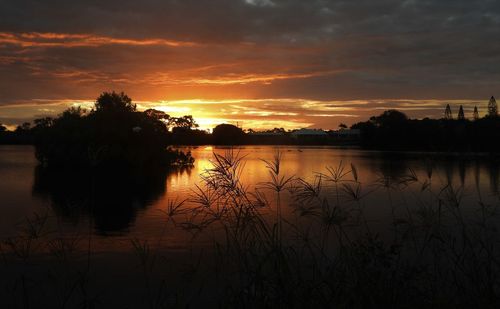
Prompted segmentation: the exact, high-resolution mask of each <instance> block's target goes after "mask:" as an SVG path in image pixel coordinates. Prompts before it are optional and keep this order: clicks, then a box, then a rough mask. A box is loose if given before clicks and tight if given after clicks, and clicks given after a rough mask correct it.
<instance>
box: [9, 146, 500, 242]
mask: <svg viewBox="0 0 500 309" xmlns="http://www.w3.org/2000/svg"><path fill="white" fill-rule="evenodd" d="M191 151H192V153H193V155H194V157H195V158H196V161H195V166H194V167H193V169H191V170H190V171H177V172H173V173H170V174H168V176H167V179H166V184H165V191H164V193H163V195H161V196H159V197H158V198H156V199H154V200H153V201H152V204H147V205H144V207H137V209H136V210H135V211H136V212H137V213H136V215H134V216H133V220H132V222H130V224H131V225H130V227H129V228H128V229H126V230H124V231H121V232H120V231H117V233H111V234H112V235H114V236H112V237H104V236H98V235H96V236H93V237H94V242H93V246H94V249H95V250H97V251H113V250H121V249H123V248H127V250H128V249H129V248H130V242H129V239H132V238H141V239H151V240H154V241H155V243H156V242H160V243H161V244H162V246H164V248H166V249H171V250H181V249H182V248H184V247H185V245H186V244H187V243H188V240H189V239H190V237H191V236H190V234H188V233H186V232H184V231H181V230H179V229H175V228H173V226H172V225H169V224H166V215H165V213H164V211H166V210H167V208H168V204H169V202H170V201H178V202H180V201H182V200H185V199H187V198H189V195H190V194H191V192H192V190H194V189H195V186H194V185H195V184H201V183H200V181H201V179H200V176H199V175H200V174H201V173H202V172H204V171H205V170H206V169H207V168H210V167H211V164H210V161H209V160H210V159H212V151H215V152H217V153H220V154H222V153H224V152H225V151H227V149H225V148H215V147H214V148H212V147H203V146H202V147H198V148H192V149H191ZM274 151H275V148H274V147H272V146H249V147H243V148H241V150H240V155H242V156H245V158H244V168H243V169H242V174H241V180H242V181H243V182H244V183H245V184H247V185H248V187H249V188H250V189H252V188H254V187H255V186H256V185H257V186H259V184H261V183H262V182H265V181H268V180H269V177H268V172H267V170H266V169H265V163H264V162H262V161H261V160H260V159H267V160H269V159H272V157H273V155H274ZM281 151H282V152H283V162H282V173H283V174H284V175H290V176H291V175H295V176H296V177H302V178H304V179H306V180H308V181H312V180H313V179H314V177H315V173H318V172H322V173H326V172H327V171H326V169H325V167H326V166H331V167H337V166H338V165H339V162H340V161H341V160H342V162H343V163H344V165H345V168H346V170H350V164H351V163H352V164H353V165H354V166H355V167H356V169H357V174H358V178H359V180H360V181H361V182H362V193H363V194H368V193H369V194H368V195H367V196H366V197H365V198H364V199H363V201H362V203H363V205H364V206H363V207H364V208H365V210H366V214H367V216H368V217H369V218H370V219H371V220H374V221H376V222H378V224H380V225H383V226H386V225H387V223H388V222H389V221H388V220H390V217H389V216H388V214H390V211H389V209H388V207H389V201H388V192H387V191H386V190H384V189H383V188H380V187H376V186H374V184H375V183H377V180H379V179H380V178H381V177H383V176H385V177H388V178H389V179H390V180H391V181H392V183H393V184H396V183H397V181H398V179H399V178H398V177H401V176H404V175H406V174H408V171H409V168H411V169H412V170H414V171H415V173H416V175H417V176H418V178H419V181H420V182H419V183H415V184H412V185H411V186H410V187H409V188H406V189H404V190H402V191H401V190H392V191H391V198H392V203H393V205H394V206H396V208H397V209H398V210H399V211H402V212H405V211H406V210H407V209H406V207H407V206H409V207H410V208H413V207H416V206H417V205H419V203H426V202H429V201H432V200H431V195H429V194H427V193H424V194H422V193H421V192H420V190H421V187H422V182H423V181H425V179H426V178H427V176H426V174H427V169H426V164H427V163H430V164H433V170H432V172H433V173H432V188H433V190H434V192H438V191H439V190H440V189H442V188H443V187H444V186H445V185H446V184H447V182H448V179H451V183H452V184H453V187H454V188H456V189H457V190H458V189H459V188H460V187H461V182H462V178H463V180H464V187H463V191H461V192H462V199H463V200H462V205H463V207H464V211H465V212H468V211H473V210H474V207H473V206H475V205H477V202H478V199H479V196H478V194H477V189H476V188H477V187H478V188H479V189H480V192H481V197H482V199H483V201H484V202H485V203H490V204H493V203H498V195H495V194H494V191H495V190H494V189H495V188H496V190H497V189H498V177H499V166H498V165H497V164H493V163H491V162H490V161H489V160H488V159H487V158H479V160H470V159H469V160H464V161H460V160H458V159H457V158H455V159H453V158H452V159H450V158H448V159H445V158H443V157H442V156H439V155H436V156H435V159H436V160H432V159H431V158H430V157H429V155H426V157H424V156H423V155H422V154H418V153H415V154H406V155H404V156H402V154H392V155H391V156H382V155H381V154H380V153H377V152H369V151H360V150H348V149H334V148H329V147H313V148H308V147H301V148H297V147H282V148H281ZM34 165H35V160H33V154H32V148H31V147H12V146H10V147H9V146H2V147H0V171H1V172H2V175H4V176H3V177H5V178H4V180H7V181H2V182H0V193H1V196H2V204H1V207H0V218H2V221H0V231H1V234H2V235H3V236H4V237H8V236H11V235H12V233H13V232H14V231H15V229H16V224H17V223H18V222H20V221H22V220H23V218H24V217H25V216H30V215H31V214H32V213H33V212H34V211H38V212H40V211H42V210H43V209H44V207H43V206H44V205H45V206H50V204H51V202H50V194H49V195H48V196H46V197H49V199H47V198H39V197H33V196H32V195H31V194H32V179H33V168H34ZM346 179H348V180H352V175H347V176H346ZM476 179H477V180H478V182H477V184H476ZM374 189H377V190H376V191H375V192H372V191H373V190H374ZM328 190H329V191H328ZM328 190H327V191H326V193H328V192H330V193H332V192H333V190H334V189H333V188H330V189H328ZM400 192H404V194H400ZM268 194H270V195H269V199H270V201H271V202H272V201H273V197H272V192H268ZM68 200H69V201H71V199H70V198H68ZM284 201H288V198H287V197H286V196H284ZM346 205H348V203H347V202H346ZM73 206H74V207H77V205H73ZM186 207H192V204H190V203H189V201H188V202H187V203H186ZM284 209H285V215H286V216H292V209H291V208H290V207H289V206H286V207H285V208H284ZM116 211H119V209H117V210H116ZM271 213H273V212H271ZM97 215H98V214H97ZM187 218H188V217H187V216H186V215H181V216H180V217H178V218H177V220H178V221H183V220H186V219H187ZM59 219H62V220H59V222H62V230H63V231H64V233H66V235H77V234H78V235H86V233H87V231H88V227H89V222H88V215H86V214H85V212H80V217H79V218H77V219H78V220H76V221H75V220H74V218H69V219H67V220H66V219H65V218H64V217H61V218H59ZM54 220H55V218H54ZM92 220H94V219H92ZM51 222H52V221H51ZM55 222H56V221H53V223H54V224H55ZM160 236H161V237H160ZM159 237H160V239H159Z"/></svg>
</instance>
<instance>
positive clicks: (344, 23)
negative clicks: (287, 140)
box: [0, 0, 500, 129]
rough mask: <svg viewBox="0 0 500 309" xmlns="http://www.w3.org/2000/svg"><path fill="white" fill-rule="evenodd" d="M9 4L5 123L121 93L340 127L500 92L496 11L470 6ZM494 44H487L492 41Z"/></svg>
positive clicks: (224, 116) (262, 124)
mask: <svg viewBox="0 0 500 309" xmlns="http://www.w3.org/2000/svg"><path fill="white" fill-rule="evenodd" d="M356 3H357V2H356V1H354V2H353V1H346V0H339V1H322V0H311V1H298V0H286V1H285V0H216V1H206V0H201V1H174V0H166V1H162V2H158V1H155V0H145V1H142V2H138V1H128V0H123V1H117V0H116V1H115V0H111V1H106V2H101V1H88V2H87V1H80V0H75V1H73V2H71V4H69V3H68V2H67V1H62V0H47V1H46V2H44V3H34V2H27V1H18V2H11V3H7V2H2V3H1V4H0V123H3V124H6V125H8V126H9V127H11V128H12V127H14V126H15V125H17V124H19V123H21V122H23V121H30V120H32V119H34V118H36V117H42V116H49V115H50V116H53V115H57V114H58V113H60V112H61V111H62V110H64V109H65V108H67V107H69V106H74V105H78V104H83V105H84V106H87V107H88V106H90V105H91V104H92V101H93V100H95V98H96V97H97V96H98V95H99V94H100V93H102V92H103V91H111V90H115V91H124V92H125V93H127V94H128V95H129V96H130V97H132V99H133V100H134V101H135V102H136V103H138V106H139V108H140V109H142V108H151V107H153V108H159V109H161V110H164V111H166V112H167V113H169V114H171V115H172V116H182V115H185V114H191V115H193V116H194V118H195V119H196V120H197V121H198V123H200V125H201V127H202V128H210V127H213V126H214V125H216V124H218V123H222V122H230V123H238V124H239V125H241V126H243V127H244V128H254V129H267V128H274V127H284V128H287V129H291V128H301V127H314V128H323V129H334V128H336V127H337V126H338V125H339V123H341V122H343V123H346V124H352V123H355V122H358V121H364V120H366V119H367V118H369V116H372V115H376V114H380V113H382V112H383V110H385V109H388V108H397V109H400V110H403V111H404V112H406V113H407V114H408V115H409V116H410V117H416V118H421V117H441V116H442V113H443V110H444V106H445V105H446V103H450V104H451V105H452V108H454V112H457V111H458V105H461V104H463V105H464V107H465V112H466V116H467V115H468V114H470V115H471V114H472V109H473V108H474V106H475V105H477V106H478V108H479V110H480V113H484V111H485V107H486V104H487V101H488V98H489V97H490V96H491V95H495V94H499V95H500V86H499V83H498V82H497V81H498V80H499V77H500V76H499V74H500V72H498V70H495V69H494V67H495V66H498V63H500V62H499V61H500V56H499V55H500V43H498V42H497V41H498V40H490V39H489V38H491V37H498V36H496V35H497V34H498V35H500V33H498V32H499V31H500V30H499V29H500V14H499V7H498V6H497V5H496V4H494V3H488V4H485V5H483V6H481V7H480V6H473V5H471V4H470V2H467V1H461V0H459V1H455V2H454V3H453V4H450V5H443V4H442V3H441V2H438V1H430V2H426V4H422V3H418V2H415V1H402V2H400V3H399V2H398V3H394V2H393V1H389V0H382V1H379V2H377V3H373V2H366V3H365V2H363V3H362V4H356ZM485 42H487V44H485Z"/></svg>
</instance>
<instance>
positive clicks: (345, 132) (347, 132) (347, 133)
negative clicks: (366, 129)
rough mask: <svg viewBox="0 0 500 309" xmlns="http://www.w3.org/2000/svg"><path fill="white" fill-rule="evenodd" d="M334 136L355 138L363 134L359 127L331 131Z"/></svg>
mask: <svg viewBox="0 0 500 309" xmlns="http://www.w3.org/2000/svg"><path fill="white" fill-rule="evenodd" d="M330 134H331V135H332V136H333V137H337V138H343V139H355V138H358V137H359V136H360V135H361V130H359V129H340V130H337V131H330Z"/></svg>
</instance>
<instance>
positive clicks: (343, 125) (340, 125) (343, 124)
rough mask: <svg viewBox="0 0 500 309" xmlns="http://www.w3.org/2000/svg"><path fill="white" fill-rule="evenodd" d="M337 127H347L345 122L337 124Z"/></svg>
mask: <svg viewBox="0 0 500 309" xmlns="http://www.w3.org/2000/svg"><path fill="white" fill-rule="evenodd" d="M339 128H341V129H347V125H346V124H345V123H341V124H339Z"/></svg>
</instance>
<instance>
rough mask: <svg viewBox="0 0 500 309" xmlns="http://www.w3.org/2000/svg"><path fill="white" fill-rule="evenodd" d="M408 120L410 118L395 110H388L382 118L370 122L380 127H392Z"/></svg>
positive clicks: (373, 118)
mask: <svg viewBox="0 0 500 309" xmlns="http://www.w3.org/2000/svg"><path fill="white" fill-rule="evenodd" d="M407 120H408V116H406V115H405V114H404V113H402V112H400V111H398V110H395V109H390V110H386V111H385V112H383V113H382V114H381V115H380V116H373V117H371V118H370V122H372V123H373V124H375V125H376V126H378V127H392V126H394V125H400V124H402V123H405V122H406V121H407Z"/></svg>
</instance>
